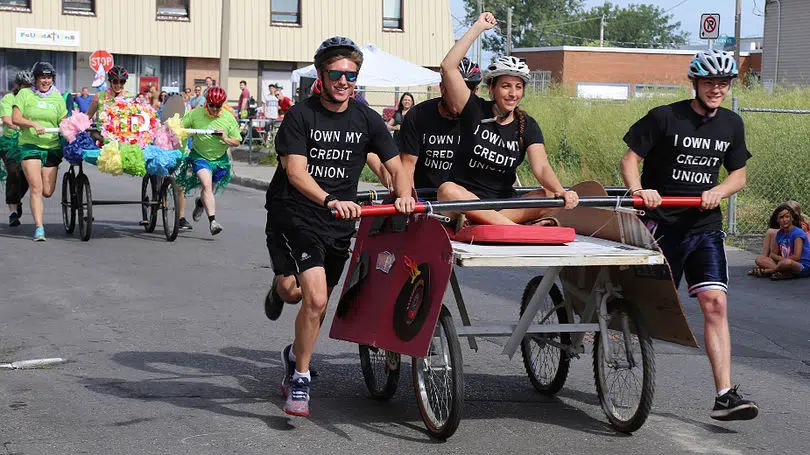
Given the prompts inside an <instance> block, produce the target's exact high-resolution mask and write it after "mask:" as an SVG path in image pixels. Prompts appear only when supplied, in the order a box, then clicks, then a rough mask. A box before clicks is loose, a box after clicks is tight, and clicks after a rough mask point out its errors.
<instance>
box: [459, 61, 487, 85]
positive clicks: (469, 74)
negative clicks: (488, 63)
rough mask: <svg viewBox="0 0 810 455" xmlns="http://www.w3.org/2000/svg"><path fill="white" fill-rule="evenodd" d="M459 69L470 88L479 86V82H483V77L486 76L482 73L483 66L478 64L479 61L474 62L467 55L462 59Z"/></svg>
mask: <svg viewBox="0 0 810 455" xmlns="http://www.w3.org/2000/svg"><path fill="white" fill-rule="evenodd" d="M458 70H459V72H460V73H461V77H463V78H464V82H466V83H467V87H469V89H470V90H473V89H475V87H478V84H480V83H481V79H483V77H484V76H483V74H481V68H480V67H479V66H478V63H475V62H473V61H472V60H470V59H468V58H467V57H464V58H463V59H461V63H459V64H458Z"/></svg>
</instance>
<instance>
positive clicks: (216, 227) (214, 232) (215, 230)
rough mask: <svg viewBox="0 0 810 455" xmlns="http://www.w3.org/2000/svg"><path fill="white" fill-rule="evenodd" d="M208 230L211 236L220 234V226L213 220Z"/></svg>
mask: <svg viewBox="0 0 810 455" xmlns="http://www.w3.org/2000/svg"><path fill="white" fill-rule="evenodd" d="M210 229H211V235H217V234H219V233H220V232H222V225H221V224H219V223H217V220H214V221H212V222H211V226H210Z"/></svg>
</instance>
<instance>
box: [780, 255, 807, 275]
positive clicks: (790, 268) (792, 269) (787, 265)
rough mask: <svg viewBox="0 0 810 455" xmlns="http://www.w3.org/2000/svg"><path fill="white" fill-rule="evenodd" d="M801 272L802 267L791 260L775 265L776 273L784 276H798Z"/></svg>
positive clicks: (784, 260)
mask: <svg viewBox="0 0 810 455" xmlns="http://www.w3.org/2000/svg"><path fill="white" fill-rule="evenodd" d="M801 271H802V265H801V264H800V263H798V262H796V261H794V260H793V259H788V258H785V259H782V260H781V261H779V263H778V264H776V272H779V273H781V274H783V275H785V276H789V277H792V276H798V275H799V273H801Z"/></svg>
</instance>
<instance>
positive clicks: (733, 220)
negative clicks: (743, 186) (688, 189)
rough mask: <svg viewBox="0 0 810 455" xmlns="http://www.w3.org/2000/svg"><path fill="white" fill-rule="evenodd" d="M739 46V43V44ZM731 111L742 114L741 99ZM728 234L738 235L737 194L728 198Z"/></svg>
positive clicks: (733, 101) (733, 105)
mask: <svg viewBox="0 0 810 455" xmlns="http://www.w3.org/2000/svg"><path fill="white" fill-rule="evenodd" d="M737 45H738V46H739V42H738V43H737ZM731 110H732V111H734V112H737V113H738V114H739V112H740V102H739V99H738V98H737V97H736V96H735V97H732V98H731ZM728 233H729V234H731V235H737V194H736V193H735V194H732V195H731V197H730V198H728Z"/></svg>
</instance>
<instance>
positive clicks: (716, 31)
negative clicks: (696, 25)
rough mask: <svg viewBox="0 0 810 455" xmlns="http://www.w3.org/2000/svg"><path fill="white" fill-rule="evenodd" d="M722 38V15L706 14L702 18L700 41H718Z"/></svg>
mask: <svg viewBox="0 0 810 455" xmlns="http://www.w3.org/2000/svg"><path fill="white" fill-rule="evenodd" d="M719 37H720V15H719V14H717V13H706V14H702V15H701V16H700V39H717V38H719Z"/></svg>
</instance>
